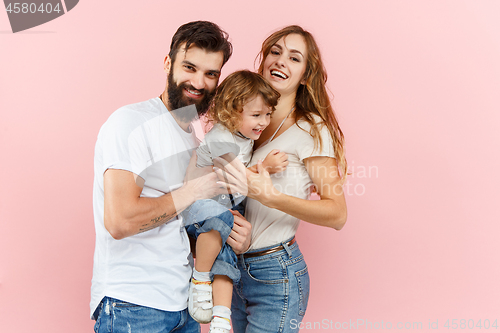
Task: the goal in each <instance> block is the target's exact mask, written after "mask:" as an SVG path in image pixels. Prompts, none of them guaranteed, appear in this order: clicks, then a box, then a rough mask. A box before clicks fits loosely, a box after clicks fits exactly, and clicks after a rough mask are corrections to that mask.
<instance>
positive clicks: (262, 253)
mask: <svg viewBox="0 0 500 333" xmlns="http://www.w3.org/2000/svg"><path fill="white" fill-rule="evenodd" d="M293 243H295V237H293V238H292V239H291V240H290V241H288V242H286V243H285V242H282V243H281V244H280V245H277V246H275V247H272V248H270V249H267V250H263V251H259V252H250V253H244V254H243V259H245V258H247V259H248V258H253V257H260V256H265V255H266V254H271V253H274V252H278V251H281V250H283V249H285V250H286V252H287V253H288V256H291V255H292V251H291V250H290V248H289V247H290V246H291V245H292V244H293Z"/></svg>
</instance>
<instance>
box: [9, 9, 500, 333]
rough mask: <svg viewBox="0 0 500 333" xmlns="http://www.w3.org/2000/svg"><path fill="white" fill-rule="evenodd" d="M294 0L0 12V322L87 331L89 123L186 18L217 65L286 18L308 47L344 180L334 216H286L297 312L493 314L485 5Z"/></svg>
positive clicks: (409, 319) (495, 45) (314, 315)
mask: <svg viewBox="0 0 500 333" xmlns="http://www.w3.org/2000/svg"><path fill="white" fill-rule="evenodd" d="M145 3H146V4H145ZM306 3H307V6H306V5H304V4H305V3H304V2H302V1H279V2H278V1H276V2H274V1H269V0H266V1H260V0H259V1H253V2H246V1H245V2H237V1H234V0H233V1H219V2H217V1H189V2H180V1H179V2H174V1H169V2H166V1H147V2H144V3H143V2H138V1H117V0H114V1H111V0H110V1H89V0H86V1H80V3H79V4H78V5H77V6H76V7H75V9H73V10H72V11H71V12H69V13H68V14H66V15H64V16H62V17H60V18H58V19H56V20H54V21H51V22H49V23H47V24H44V25H42V26H39V27H36V28H33V29H31V30H28V31H26V32H21V33H17V34H12V33H11V32H10V26H9V23H8V19H7V14H6V12H5V11H3V10H0V112H1V113H0V114H1V118H0V119H1V120H0V151H1V156H2V157H1V158H2V160H1V163H0V168H1V169H0V171H1V174H2V176H3V180H2V186H1V191H0V223H1V224H0V225H1V229H0V330H1V331H2V332H16V333H17V332H29V333H32V332H65V333H66V332H72V333H79V332H91V331H92V326H93V322H92V321H91V320H90V319H89V305H88V304H89V300H90V296H89V295H90V280H91V274H92V258H93V251H94V226H93V215H92V181H93V150H94V144H95V140H96V136H97V133H98V130H99V128H100V126H101V125H102V124H103V122H104V121H105V120H106V119H107V118H108V116H109V115H110V114H111V113H112V112H113V111H114V110H115V109H117V108H118V107H120V106H123V105H126V104H129V103H133V102H138V101H142V100H145V99H148V98H151V97H153V96H157V95H159V94H160V92H161V91H162V90H163V88H164V84H165V75H164V72H163V71H162V61H163V58H164V56H165V55H166V54H167V52H168V48H169V43H170V39H171V36H172V34H173V33H174V32H175V30H176V29H177V27H178V26H179V25H181V24H183V23H185V22H188V21H191V20H196V19H206V20H212V21H215V22H216V23H218V24H219V25H220V26H221V27H223V28H224V29H225V30H226V31H227V32H228V33H229V34H230V35H231V38H232V41H233V44H234V49H235V51H234V55H233V57H232V59H231V60H230V61H229V63H228V64H227V65H226V67H225V68H224V72H223V76H225V75H227V74H228V73H230V72H232V71H234V70H236V69H242V68H252V69H253V68H254V65H253V61H254V58H255V56H256V54H257V52H258V50H259V47H260V44H261V42H262V41H263V40H264V38H265V37H266V36H268V35H269V34H270V33H271V32H272V31H275V30H276V29H277V28H280V27H282V26H285V25H288V24H300V25H302V26H303V27H304V28H306V29H307V30H309V31H311V32H312V33H313V34H314V36H315V37H316V39H317V42H318V43H319V45H320V48H321V50H322V53H323V58H324V61H325V65H326V67H327V70H328V73H329V81H328V82H329V87H330V89H331V91H332V92H333V94H334V95H335V98H334V106H335V108H336V110H337V113H338V115H339V118H340V122H341V125H342V129H343V130H344V133H345V136H346V140H347V157H348V161H349V163H350V164H351V171H352V172H353V175H352V176H351V177H350V178H349V183H348V184H346V189H345V190H346V193H347V202H348V208H349V219H348V222H347V224H346V226H345V228H344V229H343V230H342V231H341V232H336V231H334V230H329V229H325V228H320V227H317V226H313V225H309V224H306V223H303V224H302V225H301V227H300V229H299V233H298V239H299V242H300V244H301V248H302V250H303V252H304V253H305V256H306V260H307V262H308V265H309V270H310V274H311V280H312V287H311V295H310V299H309V308H308V312H307V315H306V317H305V320H304V321H305V323H304V324H306V325H314V322H321V323H323V324H324V321H323V320H325V321H326V322H328V323H329V324H328V325H331V326H328V327H327V328H328V329H331V330H334V325H335V322H339V323H343V322H349V321H351V322H352V321H354V322H356V321H357V320H364V321H365V322H366V321H370V322H371V323H372V325H374V324H375V325H376V323H379V325H380V323H381V322H382V321H383V322H384V325H387V323H388V322H391V324H392V325H393V327H395V326H396V325H397V323H403V325H405V324H406V323H410V325H411V324H412V323H413V322H421V323H422V325H423V329H424V331H426V330H427V327H428V324H429V320H431V321H432V322H435V321H436V320H439V331H448V330H447V329H445V328H444V327H443V326H444V324H445V321H446V320H447V319H459V320H460V319H465V320H469V319H472V320H474V321H475V323H477V321H478V320H480V319H481V320H484V319H489V320H490V321H491V322H492V323H493V321H494V320H495V319H497V320H498V322H497V323H498V324H499V325H500V301H499V296H500V284H499V281H500V265H499V264H500V263H499V254H500V242H499V239H498V238H499V235H500V226H499V223H498V222H499V213H498V206H499V199H500V196H499V192H498V185H499V183H500V182H499V177H498V170H499V169H500V156H499V154H498V148H499V143H500V138H499V134H498V130H499V125H500V112H499V111H500V103H499V101H498V92H499V91H500V62H499V61H498V60H499V59H500V21H499V20H498V15H499V13H500V2H498V1H497V0H481V1H473V0H468V1H460V0H448V1H444V0H418V1H416V0H414V1H401V0H376V1H372V0H370V1H368V0H365V1H345V0H335V1H322V2H315V1H307V2H306ZM330 321H333V324H330ZM450 324H451V321H450ZM316 325H318V324H316ZM344 325H345V324H344ZM328 329H325V327H324V326H323V329H319V327H318V326H317V328H316V329H313V328H311V329H310V330H305V331H324V330H327V331H328ZM374 329H375V327H374V326H372V329H370V327H369V326H368V327H366V326H360V327H358V331H360V332H364V331H372V330H374ZM205 330H206V328H205ZM407 331H412V330H407ZM433 331H437V330H433ZM467 331H484V328H483V329H482V330H479V329H478V328H476V329H468V330H467Z"/></svg>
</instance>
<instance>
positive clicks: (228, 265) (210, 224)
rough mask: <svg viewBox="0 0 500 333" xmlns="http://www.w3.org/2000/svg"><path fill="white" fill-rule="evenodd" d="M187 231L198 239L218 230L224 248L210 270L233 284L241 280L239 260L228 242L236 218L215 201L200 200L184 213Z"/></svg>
mask: <svg viewBox="0 0 500 333" xmlns="http://www.w3.org/2000/svg"><path fill="white" fill-rule="evenodd" d="M182 216H183V218H184V221H185V222H184V223H185V225H186V231H187V233H188V235H189V236H191V237H193V238H196V239H198V236H199V235H200V234H201V233H204V232H209V231H211V230H217V231H218V232H219V233H220V236H221V239H222V248H221V250H220V252H219V255H218V256H217V258H216V259H215V262H214V264H213V266H212V269H211V270H210V274H211V275H212V276H213V275H225V276H227V277H229V278H230V279H231V280H233V282H238V281H239V280H240V271H239V269H238V268H237V265H236V263H237V261H238V258H237V257H236V254H235V253H234V251H233V249H232V248H231V247H230V246H229V245H227V243H226V240H227V238H228V237H229V234H230V233H231V230H232V229H233V223H234V217H233V214H232V213H231V212H230V211H229V210H227V208H226V207H225V206H223V205H221V204H220V203H218V202H217V201H215V200H211V199H205V200H198V201H196V202H195V203H194V204H192V205H191V206H190V207H189V208H188V209H187V210H186V211H184V212H182Z"/></svg>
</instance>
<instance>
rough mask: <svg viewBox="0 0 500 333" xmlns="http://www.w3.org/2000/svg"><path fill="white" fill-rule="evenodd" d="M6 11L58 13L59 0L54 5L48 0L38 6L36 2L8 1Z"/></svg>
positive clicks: (59, 10) (15, 12)
mask: <svg viewBox="0 0 500 333" xmlns="http://www.w3.org/2000/svg"><path fill="white" fill-rule="evenodd" d="M6 10H7V13H14V14H19V13H22V14H28V13H31V14H34V13H37V12H38V13H47V14H50V13H52V12H56V13H60V12H61V8H60V7H59V2H58V3H57V4H56V5H55V6H52V4H51V3H50V2H48V3H41V4H40V5H39V6H38V5H37V4H36V3H14V4H13V3H9V5H8V6H7V8H6Z"/></svg>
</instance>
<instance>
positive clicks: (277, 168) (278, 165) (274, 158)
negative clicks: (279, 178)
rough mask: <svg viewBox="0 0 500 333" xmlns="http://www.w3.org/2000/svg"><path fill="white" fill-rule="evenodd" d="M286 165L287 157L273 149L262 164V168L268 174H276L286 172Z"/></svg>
mask: <svg viewBox="0 0 500 333" xmlns="http://www.w3.org/2000/svg"><path fill="white" fill-rule="evenodd" d="M287 165H288V155H287V154H286V153H284V152H280V151H279V149H273V150H271V152H270V153H269V154H267V156H266V158H265V159H264V161H263V162H262V166H263V167H264V168H265V169H266V170H267V172H269V173H270V174H273V173H278V172H281V171H285V170H286V166H287Z"/></svg>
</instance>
